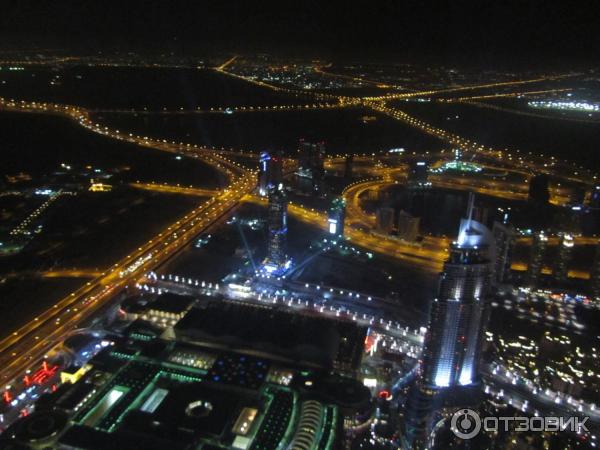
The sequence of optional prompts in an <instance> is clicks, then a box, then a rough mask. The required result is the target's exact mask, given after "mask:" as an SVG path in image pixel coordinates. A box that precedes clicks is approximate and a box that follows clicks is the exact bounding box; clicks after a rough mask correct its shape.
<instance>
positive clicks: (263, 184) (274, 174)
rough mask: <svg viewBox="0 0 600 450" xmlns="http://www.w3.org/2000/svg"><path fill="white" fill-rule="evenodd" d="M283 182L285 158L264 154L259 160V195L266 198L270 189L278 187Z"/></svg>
mask: <svg viewBox="0 0 600 450" xmlns="http://www.w3.org/2000/svg"><path fill="white" fill-rule="evenodd" d="M282 181H283V158H282V157H281V156H280V155H273V156H271V155H270V154H269V153H267V152H262V153H261V154H260V158H259V171H258V193H259V194H260V195H262V196H266V195H267V194H268V193H269V188H270V187H273V186H278V185H279V183H281V182H282Z"/></svg>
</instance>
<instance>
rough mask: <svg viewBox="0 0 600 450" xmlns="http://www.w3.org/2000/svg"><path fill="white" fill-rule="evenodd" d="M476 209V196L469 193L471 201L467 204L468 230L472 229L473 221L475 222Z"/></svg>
mask: <svg viewBox="0 0 600 450" xmlns="http://www.w3.org/2000/svg"><path fill="white" fill-rule="evenodd" d="M474 207H475V194H474V193H473V191H471V192H469V201H468V203H467V224H468V225H467V229H469V228H471V220H473V208H474Z"/></svg>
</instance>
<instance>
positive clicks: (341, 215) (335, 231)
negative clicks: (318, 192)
mask: <svg viewBox="0 0 600 450" xmlns="http://www.w3.org/2000/svg"><path fill="white" fill-rule="evenodd" d="M345 218H346V201H345V200H344V199H343V197H336V198H335V199H334V200H333V202H332V203H331V207H330V208H329V213H328V215H327V231H328V232H329V234H331V235H333V236H336V237H344V220H345Z"/></svg>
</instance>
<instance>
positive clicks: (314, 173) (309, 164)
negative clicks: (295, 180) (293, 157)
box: [296, 139, 325, 193]
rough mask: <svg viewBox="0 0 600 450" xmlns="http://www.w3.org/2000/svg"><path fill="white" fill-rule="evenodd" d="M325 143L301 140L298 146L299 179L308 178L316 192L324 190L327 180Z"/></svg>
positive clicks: (311, 187)
mask: <svg viewBox="0 0 600 450" xmlns="http://www.w3.org/2000/svg"><path fill="white" fill-rule="evenodd" d="M324 163H325V143H324V142H318V143H316V144H313V143H310V142H306V141H305V140H304V139H301V140H300V144H299V147H298V171H297V172H296V174H297V175H298V177H299V179H305V180H308V182H309V183H310V189H311V190H312V191H313V192H314V193H321V192H322V191H323V187H324V186H323V184H324V180H325V167H324Z"/></svg>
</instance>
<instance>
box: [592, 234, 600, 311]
mask: <svg viewBox="0 0 600 450" xmlns="http://www.w3.org/2000/svg"><path fill="white" fill-rule="evenodd" d="M590 284H591V286H590V287H591V291H592V298H593V299H594V301H595V302H596V303H597V304H600V243H598V244H596V255H595V257H594V263H593V265H592V270H591V271H590Z"/></svg>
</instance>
